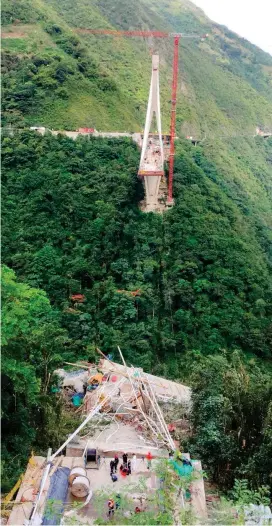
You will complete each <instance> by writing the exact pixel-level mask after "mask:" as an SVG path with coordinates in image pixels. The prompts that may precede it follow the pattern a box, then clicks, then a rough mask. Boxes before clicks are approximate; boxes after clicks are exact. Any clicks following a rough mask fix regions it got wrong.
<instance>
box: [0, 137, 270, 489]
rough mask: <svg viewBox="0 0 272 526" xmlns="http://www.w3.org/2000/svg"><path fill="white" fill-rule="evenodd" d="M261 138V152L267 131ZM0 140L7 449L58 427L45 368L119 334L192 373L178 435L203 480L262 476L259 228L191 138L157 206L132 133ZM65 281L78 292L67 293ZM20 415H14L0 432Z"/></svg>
mask: <svg viewBox="0 0 272 526" xmlns="http://www.w3.org/2000/svg"><path fill="white" fill-rule="evenodd" d="M265 148H266V149H267V155H271V152H272V141H267V142H266V143H265ZM269 152H270V153H269ZM2 154H3V171H4V175H3V191H2V196H3V207H2V215H3V234H2V235H3V261H4V262H5V264H6V265H7V266H8V267H9V268H12V269H13V272H15V273H16V276H17V281H16V278H15V275H14V274H13V272H12V271H11V270H10V271H8V269H7V268H5V271H4V276H3V277H4V288H3V292H4V296H3V300H4V308H5V305H7V307H6V308H7V312H6V313H5V312H4V317H5V318H6V326H4V329H3V334H4V341H3V343H4V353H3V374H4V386H5V385H9V387H8V388H7V391H6V394H5V396H4V397H3V411H4V422H5V423H6V424H7V426H5V428H4V429H7V431H6V432H5V431H4V434H3V440H4V445H5V446H4V451H3V453H4V459H5V458H6V459H7V462H8V461H9V459H11V458H12V455H14V453H15V451H17V450H18V444H17V440H18V441H19V443H20V441H24V451H25V452H26V451H27V450H29V447H30V444H31V443H32V444H33V443H35V441H36V443H37V444H38V445H39V440H40V438H39V437H40V436H41V435H40V433H42V436H43V437H44V436H45V434H46V436H47V441H46V443H45V441H44V440H43V447H45V445H46V444H47V442H48V441H49V440H51V442H53V443H55V444H57V443H58V440H60V439H61V431H60V430H59V429H58V428H56V426H55V427H54V429H55V435H54V434H53V436H52V430H51V431H49V426H50V429H51V427H52V422H53V421H54V418H56V415H55V416H54V414H52V413H51V412H50V404H52V403H53V401H52V399H51V398H50V395H48V394H47V385H48V374H49V372H52V371H53V369H54V368H55V367H56V366H57V365H60V364H62V363H63V361H64V360H69V361H73V360H78V359H83V358H84V359H86V358H88V357H90V356H92V357H94V356H95V351H94V347H95V346H96V345H97V346H99V347H101V348H102V349H103V350H104V352H106V353H107V352H111V353H113V354H115V351H116V346H117V345H120V346H121V348H122V349H123V351H124V355H125V357H126V359H127V360H128V362H130V361H131V362H132V363H133V364H134V365H138V366H142V367H144V368H145V369H146V370H149V371H151V372H153V373H155V374H164V375H167V376H170V377H173V378H179V379H182V380H183V381H184V383H190V384H191V383H192V382H193V383H194V382H195V385H196V409H195V412H194V416H193V418H194V420H195V429H196V435H195V437H194V439H193V443H192V444H191V445H190V447H193V448H194V449H193V450H194V451H196V453H197V452H199V453H201V457H202V458H203V460H204V461H205V459H207V460H209V462H208V465H209V468H210V469H211V471H212V475H213V478H214V480H216V481H217V482H219V483H221V484H223V485H224V484H225V485H226V484H227V485H228V484H231V482H232V481H233V479H234V477H235V476H236V475H237V474H238V475H239V474H241V473H243V474H245V473H246V475H247V477H248V478H249V479H252V482H253V483H255V484H257V483H262V482H265V483H267V482H269V480H268V479H269V477H268V473H269V469H271V466H270V467H269V463H268V462H266V463H263V458H264V457H265V456H266V455H267V457H269V456H270V455H269V448H271V436H270V435H269V429H270V427H269V425H270V424H269V422H268V419H269V415H270V413H269V411H270V412H271V409H269V401H270V400H271V374H270V367H269V363H270V362H269V360H270V359H271V280H270V277H269V258H268V254H267V252H266V251H265V247H266V246H267V240H266V239H265V234H264V232H262V231H261V230H260V229H258V228H256V225H255V222H254V216H252V217H251V216H250V215H247V214H243V213H242V212H241V210H240V209H239V206H238V205H237V204H235V203H234V202H233V200H232V199H231V198H230V197H229V196H228V195H227V193H226V192H224V190H223V188H222V184H221V178H220V176H219V174H218V173H217V171H216V168H215V167H214V166H213V165H212V164H211V163H210V162H209V161H208V160H207V159H206V157H205V155H204V154H203V151H202V149H201V148H195V147H193V146H190V145H188V143H187V142H186V141H184V142H183V143H182V142H181V143H180V144H179V146H178V153H177V162H176V173H175V203H176V204H175V206H174V207H173V208H172V210H170V211H168V213H167V214H164V215H162V216H160V215H155V214H144V213H142V212H141V211H140V210H139V208H138V203H139V201H140V200H141V199H142V197H143V187H142V184H141V183H140V181H139V180H137V177H136V175H135V174H136V173H137V162H138V157H139V154H138V150H137V147H136V145H133V144H132V143H131V142H130V140H128V139H127V140H102V139H95V138H94V139H91V140H87V139H85V138H81V139H78V140H77V141H73V140H71V139H68V138H65V137H61V136H59V137H58V138H55V137H52V136H51V135H50V134H48V135H46V136H45V137H41V136H38V135H36V134H35V133H34V132H23V131H22V132H19V133H17V134H16V135H15V136H13V137H5V138H4V139H3V145H2ZM20 282H24V283H27V285H24V284H23V283H20ZM138 289H139V291H140V293H139V296H137V297H133V296H132V295H131V294H130V293H129V292H130V291H133V290H138ZM43 291H45V292H43ZM120 291H121V292H120ZM45 293H46V294H47V296H48V297H49V298H50V302H51V306H50V304H49V301H48V299H47V297H46V295H45ZM77 293H81V294H84V296H85V298H86V301H85V302H84V303H82V304H74V302H73V300H72V299H71V296H72V295H73V294H77ZM17 296H18V303H17V301H16V303H15V305H14V297H17ZM28 297H29V298H33V305H32V300H31V303H29V305H27V303H26V299H27V298H28ZM6 302H7V303H6ZM14 327H15V328H16V330H14ZM233 353H234V354H233ZM115 356H117V355H115ZM233 356H237V358H236V359H234V358H233ZM25 364H26V365H25ZM205 369H206V370H207V373H206V376H207V380H205V381H204V383H203V371H205ZM265 369H267V371H266V372H265ZM200 371H202V372H201V374H200V376H199V372H200ZM225 375H227V380H225ZM216 377H217V380H216V381H215V378H216ZM245 377H248V378H249V380H248V382H249V383H248V382H246V384H245V385H244V383H243V379H244V378H245ZM230 378H232V382H233V384H234V385H232V382H230ZM208 380H209V381H208ZM234 388H235V389H234ZM237 392H238V393H239V397H240V398H239V401H238V400H237V399H236V393H237ZM204 397H205V398H204ZM227 400H229V401H228V402H227ZM258 400H259V406H258V405H257V401H258ZM252 403H254V413H253V412H252V407H251V404H252ZM203 404H204V407H203ZM220 408H221V409H222V411H221V410H219V409H220ZM59 411H61V408H59ZM25 413H27V415H28V417H27V418H26V419H23V418H22V415H23V414H25ZM254 415H256V420H255V416H254ZM17 419H19V420H20V421H21V422H22V426H23V428H22V429H20V428H19V430H18V428H17V433H18V434H16V436H17V439H16V440H13V441H12V442H11V441H10V433H13V432H14V429H13V425H16V424H17ZM203 419H204V420H203ZM252 420H253V421H254V430H255V431H254V433H253V429H252ZM226 422H228V424H226ZM26 425H27V429H26V428H25V426H26ZM59 425H60V426H61V425H62V423H61V422H60V423H59ZM63 425H64V424H63ZM37 426H38V427H37ZM226 426H227V427H226ZM31 429H32V432H30V430H31ZM45 429H46V433H45V434H44V430H45ZM26 431H27V434H28V440H27V441H26V440H25V433H26ZM237 433H238V436H237ZM244 440H246V444H247V445H246V447H244V448H243V443H244V442H243V441H244ZM226 441H227V443H226ZM218 442H219V443H220V444H221V448H218ZM253 453H254V455H253ZM5 456H6V457H5ZM254 462H255V463H256V465H258V469H259V472H258V475H257V473H256V472H255V470H253V468H252V463H254ZM250 463H251V464H250Z"/></svg>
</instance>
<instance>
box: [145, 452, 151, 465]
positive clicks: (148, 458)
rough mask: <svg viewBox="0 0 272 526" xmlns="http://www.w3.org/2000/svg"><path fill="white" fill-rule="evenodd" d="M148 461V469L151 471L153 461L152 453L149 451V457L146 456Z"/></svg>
mask: <svg viewBox="0 0 272 526" xmlns="http://www.w3.org/2000/svg"><path fill="white" fill-rule="evenodd" d="M145 458H146V460H147V469H150V468H151V460H152V458H153V457H152V455H151V453H150V451H148V453H147V455H146V457H145Z"/></svg>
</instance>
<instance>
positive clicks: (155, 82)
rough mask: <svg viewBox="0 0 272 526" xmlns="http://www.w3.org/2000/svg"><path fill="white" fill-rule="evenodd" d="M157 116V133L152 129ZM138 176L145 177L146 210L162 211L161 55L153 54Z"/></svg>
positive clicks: (144, 208)
mask: <svg viewBox="0 0 272 526" xmlns="http://www.w3.org/2000/svg"><path fill="white" fill-rule="evenodd" d="M154 117H155V122H156V130H157V133H156V134H151V133H150V129H151V126H152V123H153V119H154ZM138 176H139V177H141V178H143V180H144V187H145V203H144V206H143V207H142V210H143V211H145V212H156V211H161V208H162V205H161V203H160V202H159V200H158V198H159V188H160V183H161V179H162V177H164V152H163V142H162V131H161V108H160V87H159V55H152V74H151V82H150V90H149V99H148V105H147V112H146V120H145V129H144V136H143V142H142V152H141V159H140V166H139V171H138Z"/></svg>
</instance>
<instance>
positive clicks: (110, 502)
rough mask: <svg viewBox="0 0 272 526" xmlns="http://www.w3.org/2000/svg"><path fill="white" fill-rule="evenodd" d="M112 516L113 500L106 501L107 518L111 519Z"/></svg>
mask: <svg viewBox="0 0 272 526" xmlns="http://www.w3.org/2000/svg"><path fill="white" fill-rule="evenodd" d="M113 515H114V500H113V499H109V501H108V516H109V518H110V517H113Z"/></svg>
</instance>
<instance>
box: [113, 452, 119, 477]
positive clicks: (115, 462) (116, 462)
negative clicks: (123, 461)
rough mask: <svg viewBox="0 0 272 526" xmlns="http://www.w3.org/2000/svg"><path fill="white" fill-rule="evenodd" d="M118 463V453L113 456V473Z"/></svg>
mask: <svg viewBox="0 0 272 526" xmlns="http://www.w3.org/2000/svg"><path fill="white" fill-rule="evenodd" d="M118 464H119V458H118V455H115V456H114V470H115V473H116V472H117V468H118Z"/></svg>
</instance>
